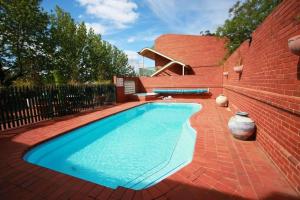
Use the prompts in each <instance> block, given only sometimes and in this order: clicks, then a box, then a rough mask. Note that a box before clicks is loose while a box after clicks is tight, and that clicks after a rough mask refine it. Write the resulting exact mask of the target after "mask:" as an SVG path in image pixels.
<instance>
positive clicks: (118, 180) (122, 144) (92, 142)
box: [24, 103, 201, 190]
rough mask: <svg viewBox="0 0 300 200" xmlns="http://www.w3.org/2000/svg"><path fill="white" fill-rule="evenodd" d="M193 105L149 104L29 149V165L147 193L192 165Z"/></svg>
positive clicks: (197, 108)
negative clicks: (145, 190) (153, 186)
mask: <svg viewBox="0 0 300 200" xmlns="http://www.w3.org/2000/svg"><path fill="white" fill-rule="evenodd" d="M200 109H201V106H200V105H199V104H194V103H147V104H143V105H141V106H137V107H134V108H132V109H129V110H126V111H123V112H120V113H117V114H115V115H112V116H110V117H107V118H104V119H101V120H98V121H96V122H93V123H91V124H88V125H86V126H83V127H81V128H78V129H75V130H73V131H70V132H69V133H67V134H64V135H62V136H59V137H57V138H54V139H52V140H49V141H47V142H45V143H42V144H40V145H38V146H36V147H34V148H32V149H31V150H29V151H28V152H27V153H26V154H25V156H24V160H26V161H28V162H30V163H32V164H35V165H39V166H42V167H46V168H49V169H52V170H55V171H58V172H61V173H64V174H68V175H71V176H75V177H77V178H81V179H84V180H87V181H90V182H94V183H97V184H100V185H104V186H107V187H110V188H117V187H119V186H122V187H126V188H131V189H135V190H140V189H144V188H147V187H150V186H151V185H153V184H155V183H157V182H159V181H161V180H163V179H164V178H166V177H167V176H169V175H171V174H173V173H175V172H176V171H178V170H179V169H180V168H182V167H183V166H185V165H187V164H188V163H190V162H191V161H192V158H193V152H194V145H195V138H196V134H195V131H194V129H192V128H191V126H190V124H189V118H190V117H191V115H192V114H193V113H195V112H197V111H199V110H200Z"/></svg>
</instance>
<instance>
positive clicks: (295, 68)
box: [223, 0, 300, 192]
mask: <svg viewBox="0 0 300 200" xmlns="http://www.w3.org/2000/svg"><path fill="white" fill-rule="evenodd" d="M297 15H300V1H298V0H286V1H283V2H282V3H281V4H280V5H279V6H278V7H277V8H276V9H275V10H274V11H273V12H272V13H271V15H269V16H268V17H267V19H266V20H265V21H264V22H263V23H262V24H261V25H260V26H259V27H258V28H257V29H256V30H255V31H254V33H253V35H252V36H253V38H252V43H251V45H250V46H249V42H248V41H245V42H244V43H243V44H242V45H241V46H240V47H239V49H238V50H236V51H235V52H234V53H233V54H232V55H231V56H230V57H229V58H228V59H227V61H226V62H225V64H224V71H228V72H229V76H228V78H224V79H223V88H224V89H223V90H224V93H225V95H227V96H228V97H229V101H230V107H231V108H232V109H233V110H243V111H247V112H249V113H250V116H251V118H253V119H254V120H255V121H256V123H257V141H258V143H259V144H260V145H261V147H262V148H263V149H264V150H265V152H266V153H267V154H268V155H269V157H270V158H271V159H272V160H273V161H274V163H275V164H276V165H277V166H278V167H279V168H280V169H281V171H282V172H283V173H284V174H285V175H286V177H287V178H288V180H289V181H290V182H291V184H292V185H293V186H294V187H295V188H296V189H297V191H298V192H300V80H299V73H300V58H299V56H296V55H294V54H292V53H290V52H289V50H288V46H287V40H288V39H289V38H290V37H292V36H295V35H299V34H300V21H297V20H295V17H296V16H297ZM240 58H242V64H243V66H244V69H243V73H242V75H241V76H239V75H238V74H237V73H235V72H234V71H233V67H234V66H235V65H237V64H238V63H239V60H240Z"/></svg>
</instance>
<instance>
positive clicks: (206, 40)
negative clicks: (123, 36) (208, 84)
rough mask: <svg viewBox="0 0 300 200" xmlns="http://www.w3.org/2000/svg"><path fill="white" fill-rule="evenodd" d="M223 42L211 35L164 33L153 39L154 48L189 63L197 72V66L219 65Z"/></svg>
mask: <svg viewBox="0 0 300 200" xmlns="http://www.w3.org/2000/svg"><path fill="white" fill-rule="evenodd" d="M224 42H225V40H224V39H220V38H217V37H213V36H195V35H176V34H166V35H162V36H160V37H158V38H157V39H156V40H155V50H157V51H159V52H161V53H163V54H165V55H167V56H170V57H171V58H174V59H176V60H179V61H181V62H183V63H185V64H187V65H190V66H191V67H192V68H193V69H194V71H195V74H199V72H198V68H199V67H203V66H219V65H220V63H221V61H222V59H223V58H224V55H225V49H224ZM158 63H159V62H158Z"/></svg>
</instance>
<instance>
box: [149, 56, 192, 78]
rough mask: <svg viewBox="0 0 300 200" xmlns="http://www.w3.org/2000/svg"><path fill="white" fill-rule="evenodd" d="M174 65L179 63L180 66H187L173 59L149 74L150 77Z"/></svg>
mask: <svg viewBox="0 0 300 200" xmlns="http://www.w3.org/2000/svg"><path fill="white" fill-rule="evenodd" d="M174 65H180V66H182V67H185V68H189V66H188V65H186V64H183V63H181V62H179V61H176V60H175V61H171V62H169V63H168V64H166V65H165V66H163V67H162V68H160V69H159V70H157V71H156V72H154V73H153V74H152V75H151V77H153V76H156V75H157V74H159V73H161V72H163V71H164V70H166V69H168V68H170V67H172V66H174Z"/></svg>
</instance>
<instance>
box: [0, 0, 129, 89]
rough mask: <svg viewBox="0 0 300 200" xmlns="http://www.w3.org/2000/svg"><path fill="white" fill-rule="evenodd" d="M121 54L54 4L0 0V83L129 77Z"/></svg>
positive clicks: (52, 82)
mask: <svg viewBox="0 0 300 200" xmlns="http://www.w3.org/2000/svg"><path fill="white" fill-rule="evenodd" d="M132 74H134V71H133V69H132V68H131V67H130V66H129V65H128V58H127V56H126V54H125V53H124V52H122V51H121V50H119V49H118V48H116V47H115V46H112V45H111V44H109V43H108V42H105V41H103V40H102V39H101V36H100V35H97V34H95V33H94V31H93V30H92V29H91V30H87V28H86V26H85V24H84V23H83V22H82V23H80V24H78V23H76V22H75V21H74V19H73V18H72V17H71V15H70V14H69V13H67V12H65V11H63V10H62V9H61V8H59V7H56V8H55V13H51V14H50V15H49V14H48V13H45V12H44V11H43V10H42V9H41V8H40V1H39V0H0V85H7V86H8V85H11V84H13V83H14V82H16V81H17V82H18V84H20V82H22V81H23V82H26V83H28V82H30V83H31V84H33V85H37V84H65V83H91V82H100V81H102V80H111V79H112V76H113V75H120V76H122V75H132Z"/></svg>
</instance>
